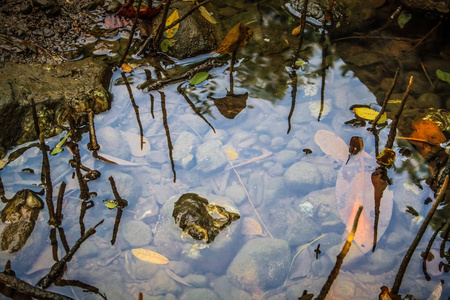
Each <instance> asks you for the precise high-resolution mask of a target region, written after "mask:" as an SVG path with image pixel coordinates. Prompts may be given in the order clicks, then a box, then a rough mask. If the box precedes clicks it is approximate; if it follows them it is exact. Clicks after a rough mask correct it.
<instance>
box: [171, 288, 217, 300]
mask: <svg viewBox="0 0 450 300" xmlns="http://www.w3.org/2000/svg"><path fill="white" fill-rule="evenodd" d="M180 299H181V300H198V299H208V300H219V297H218V296H217V294H216V293H214V292H213V291H211V290H210V289H188V290H187V291H186V292H185V293H184V294H183V295H181V298H180Z"/></svg>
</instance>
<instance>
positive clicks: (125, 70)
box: [121, 64, 133, 73]
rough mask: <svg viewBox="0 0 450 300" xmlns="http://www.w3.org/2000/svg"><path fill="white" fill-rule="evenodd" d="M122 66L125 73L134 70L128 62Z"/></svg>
mask: <svg viewBox="0 0 450 300" xmlns="http://www.w3.org/2000/svg"><path fill="white" fill-rule="evenodd" d="M121 68H122V71H124V72H125V73H130V72H131V71H133V68H132V67H131V66H130V65H127V64H122V66H121Z"/></svg>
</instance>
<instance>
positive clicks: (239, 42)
mask: <svg viewBox="0 0 450 300" xmlns="http://www.w3.org/2000/svg"><path fill="white" fill-rule="evenodd" d="M252 35H253V30H252V29H251V28H250V27H247V26H246V25H244V24H242V23H238V24H236V25H235V26H234V27H233V28H231V30H230V31H229V32H228V33H227V35H226V36H225V38H224V39H223V41H222V43H221V44H220V46H219V49H217V50H216V51H215V52H213V53H219V54H227V53H231V52H235V51H238V50H239V49H242V48H243V47H244V46H245V45H247V43H248V40H249V39H250V38H251V37H252Z"/></svg>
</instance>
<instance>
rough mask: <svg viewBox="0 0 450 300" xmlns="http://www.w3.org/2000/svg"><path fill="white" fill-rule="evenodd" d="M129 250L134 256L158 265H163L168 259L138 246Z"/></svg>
mask: <svg viewBox="0 0 450 300" xmlns="http://www.w3.org/2000/svg"><path fill="white" fill-rule="evenodd" d="M131 252H132V253H133V254H134V256H136V257H137V258H139V259H140V260H143V261H146V262H150V263H153V264H158V265H165V264H168V263H169V259H167V257H165V256H163V255H161V254H159V253H156V252H153V251H151V250H147V249H142V248H139V249H132V250H131Z"/></svg>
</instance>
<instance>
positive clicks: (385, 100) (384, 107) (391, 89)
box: [370, 71, 398, 132]
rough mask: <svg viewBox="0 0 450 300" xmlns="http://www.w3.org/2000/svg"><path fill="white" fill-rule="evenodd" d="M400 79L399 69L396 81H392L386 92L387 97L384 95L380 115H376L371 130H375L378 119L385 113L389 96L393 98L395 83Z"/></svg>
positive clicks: (395, 76) (395, 77) (396, 73)
mask: <svg viewBox="0 0 450 300" xmlns="http://www.w3.org/2000/svg"><path fill="white" fill-rule="evenodd" d="M397 79H398V71H396V72H395V75H394V81H393V82H392V85H391V87H390V88H389V91H388V92H387V94H386V97H384V101H383V104H382V105H381V110H380V112H379V113H378V115H377V116H376V117H375V119H374V120H373V121H372V127H370V131H372V132H373V131H374V129H375V126H376V125H377V123H378V121H379V120H380V118H381V116H382V115H383V114H384V111H385V110H386V106H387V104H388V101H389V98H391V95H392V91H394V88H395V84H396V83H397Z"/></svg>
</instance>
